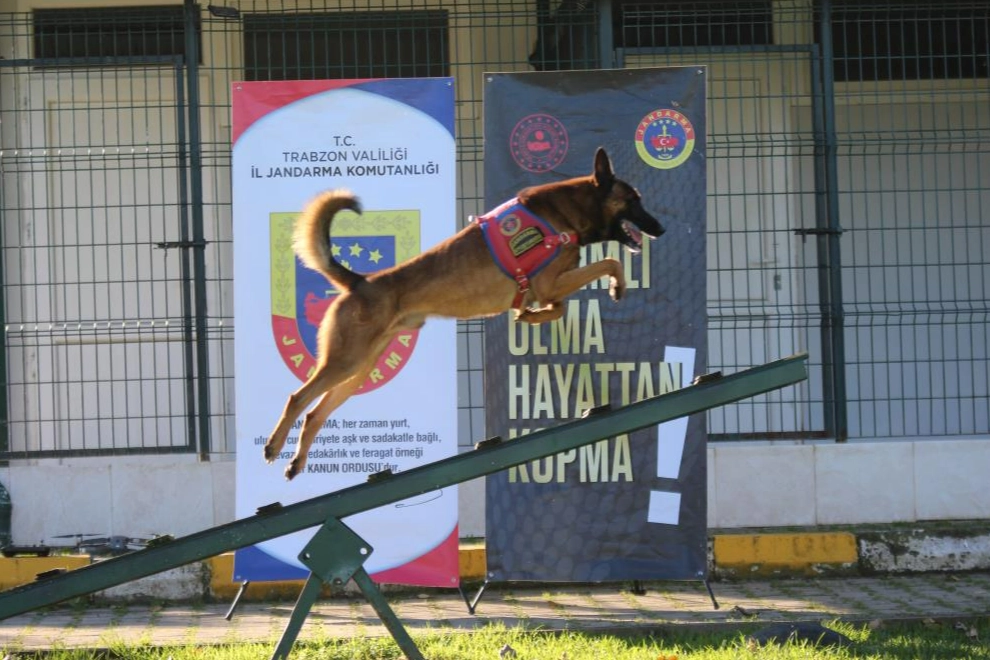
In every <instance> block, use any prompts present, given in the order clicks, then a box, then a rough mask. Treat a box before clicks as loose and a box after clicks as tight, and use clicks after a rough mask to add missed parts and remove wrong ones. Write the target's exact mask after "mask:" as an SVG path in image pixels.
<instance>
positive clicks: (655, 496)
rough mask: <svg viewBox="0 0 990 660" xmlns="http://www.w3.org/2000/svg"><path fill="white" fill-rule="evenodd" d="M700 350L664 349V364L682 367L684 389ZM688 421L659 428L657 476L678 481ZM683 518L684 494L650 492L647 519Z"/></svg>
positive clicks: (666, 521) (670, 522)
mask: <svg viewBox="0 0 990 660" xmlns="http://www.w3.org/2000/svg"><path fill="white" fill-rule="evenodd" d="M696 355H697V351H696V350H695V349H693V348H685V347H682V346H667V347H665V348H664V354H663V361H664V362H666V363H668V364H671V363H678V362H679V363H680V364H681V387H687V386H688V385H690V384H691V380H692V379H693V378H694V360H695V356H696ZM687 427H688V418H687V417H680V418H678V419H672V420H670V421H669V422H664V423H663V424H660V425H658V426H657V476H658V477H660V478H662V479H676V478H677V475H679V474H680V472H681V458H682V457H683V456H684V441H685V440H686V439H687ZM680 518H681V494H680V493H675V492H671V491H665V490H653V491H650V507H649V510H648V511H647V514H646V520H647V521H648V522H651V523H658V524H661V525H676V524H678V522H679V521H680Z"/></svg>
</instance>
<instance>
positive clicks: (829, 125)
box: [818, 0, 849, 442]
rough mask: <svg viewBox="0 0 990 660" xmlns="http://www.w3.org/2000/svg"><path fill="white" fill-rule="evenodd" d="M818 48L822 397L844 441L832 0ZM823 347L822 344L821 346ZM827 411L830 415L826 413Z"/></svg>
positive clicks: (826, 4) (825, 0) (825, 1)
mask: <svg viewBox="0 0 990 660" xmlns="http://www.w3.org/2000/svg"><path fill="white" fill-rule="evenodd" d="M820 8H821V40H822V43H821V47H822V66H821V74H822V110H823V116H822V121H823V130H824V163H823V165H824V183H825V194H826V199H825V211H826V214H825V232H824V234H823V235H822V236H819V239H818V240H819V241H820V242H823V243H825V257H826V260H827V261H826V263H825V264H822V263H819V267H820V268H821V267H823V266H824V268H825V271H826V272H825V273H824V274H823V275H822V277H826V278H827V283H826V286H825V287H824V288H825V290H827V299H825V300H823V301H822V304H823V305H824V306H827V312H826V313H827V322H826V332H827V335H828V336H827V338H826V337H824V336H823V341H825V340H827V342H828V345H829V350H828V351H827V352H826V353H825V354H826V355H830V362H831V364H825V368H826V369H827V370H828V369H830V370H831V379H830V380H831V383H829V382H826V383H825V387H826V389H828V388H829V386H831V388H830V389H831V392H828V391H826V394H825V396H826V400H829V398H831V402H832V406H831V411H829V410H828V408H827V407H826V424H827V428H828V429H829V431H831V435H832V436H833V437H835V440H836V442H845V441H846V440H847V439H848V438H849V419H848V414H847V410H846V407H847V401H846V348H845V346H846V345H845V316H844V312H843V308H842V259H841V255H840V253H839V250H840V244H839V241H840V239H841V236H842V227H841V225H840V224H839V181H838V179H839V174H838V165H837V146H836V136H835V56H834V53H833V49H832V0H821V5H820ZM822 348H823V350H824V349H825V347H824V346H823V347H822ZM830 412H831V414H830Z"/></svg>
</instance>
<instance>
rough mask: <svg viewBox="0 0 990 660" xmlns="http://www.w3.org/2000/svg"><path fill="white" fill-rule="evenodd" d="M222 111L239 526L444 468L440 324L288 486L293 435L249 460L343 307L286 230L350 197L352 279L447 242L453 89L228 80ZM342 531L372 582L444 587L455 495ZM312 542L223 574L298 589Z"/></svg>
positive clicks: (342, 232)
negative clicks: (228, 137)
mask: <svg viewBox="0 0 990 660" xmlns="http://www.w3.org/2000/svg"><path fill="white" fill-rule="evenodd" d="M232 98H233V107H232V110H233V144H234V146H233V167H232V176H233V188H234V199H233V202H234V203H233V213H234V218H233V227H234V308H235V309H234V320H235V323H236V326H237V332H236V335H235V342H234V353H235V363H236V364H235V378H236V386H235V391H236V397H237V398H236V420H237V424H236V426H237V493H236V498H235V499H236V513H237V516H238V517H245V516H248V515H252V514H253V513H254V512H255V510H256V509H257V508H258V507H260V506H264V505H267V504H270V503H273V502H280V503H282V504H284V505H285V504H290V503H293V502H297V501H300V500H303V499H307V498H310V497H314V496H316V495H322V494H325V493H328V492H332V491H335V490H340V489H342V488H346V487H349V486H353V485H355V484H358V483H362V482H365V481H366V480H367V478H368V476H369V475H370V474H373V473H376V472H381V471H383V470H392V471H393V472H400V471H402V470H407V469H410V468H413V467H417V466H420V465H424V464H426V463H430V462H433V461H437V460H440V459H443V458H448V457H450V456H453V455H454V454H456V452H457V380H456V378H457V375H456V370H457V367H456V349H455V346H456V339H457V338H456V326H455V323H454V322H453V321H452V320H443V319H437V320H433V321H431V322H430V323H429V324H427V325H426V326H425V327H423V328H421V329H419V330H412V331H408V332H402V333H399V334H397V335H396V336H395V337H394V338H393V340H392V342H391V344H390V345H389V346H388V347H387V348H386V349H385V351H384V353H383V354H382V357H381V358H380V359H379V362H378V364H377V365H376V368H374V369H373V370H372V372H371V375H370V376H369V377H368V379H367V380H366V382H365V383H364V384H363V385H362V386H361V388H360V389H359V390H358V392H357V394H355V395H354V396H353V397H351V398H350V399H348V400H347V401H346V402H345V403H344V404H343V405H342V406H341V407H340V408H338V409H337V410H336V411H334V413H333V414H332V415H331V416H330V418H329V419H328V420H327V421H326V423H325V424H324V425H323V428H322V429H321V430H320V432H319V433H318V435H317V436H316V440H315V442H314V443H313V446H312V448H311V449H310V451H309V454H308V460H307V462H306V467H305V470H304V471H303V473H302V474H300V475H299V476H297V477H296V478H295V479H294V480H293V481H291V482H287V481H286V480H285V478H284V477H283V469H284V468H285V464H286V462H287V461H288V457H289V456H290V455H291V454H292V453H293V452H294V451H295V447H296V443H297V442H298V432H299V424H298V423H297V425H296V427H295V428H294V429H293V431H292V432H290V434H289V438H288V440H287V442H286V446H285V448H284V451H283V455H282V456H279V457H278V458H277V460H276V461H275V465H267V464H266V462H265V460H264V458H263V455H262V445H263V444H264V442H265V440H266V439H267V437H268V434H269V433H270V432H271V431H272V429H273V428H274V426H275V423H276V421H277V420H278V418H279V416H280V414H281V412H282V409H283V407H284V406H285V402H286V400H287V398H288V396H289V395H290V394H291V393H292V392H293V391H295V390H296V389H298V388H299V387H300V385H301V384H302V383H303V382H305V381H306V380H307V379H308V378H309V376H310V375H311V374H312V372H313V370H314V369H315V365H316V360H317V347H316V337H317V328H318V327H319V324H320V321H321V319H322V318H323V314H324V312H325V310H326V309H327V307H328V306H329V305H330V303H331V302H332V301H333V299H334V298H335V297H336V296H337V295H338V294H339V292H338V291H336V290H335V289H334V288H333V286H332V285H331V284H330V283H329V282H328V281H327V280H326V279H325V278H324V277H323V276H322V275H320V274H319V273H316V272H314V271H311V270H309V269H308V268H306V267H304V266H303V265H302V264H301V262H300V261H299V260H298V259H297V258H296V256H295V254H294V253H293V250H292V231H293V226H294V224H295V221H296V218H297V217H298V215H299V213H300V211H302V209H303V208H304V207H305V205H306V204H307V203H308V202H309V201H310V200H312V199H313V198H314V197H316V196H317V195H318V194H319V193H321V192H323V191H325V190H329V189H335V188H347V189H349V190H351V191H352V192H353V193H355V194H356V195H357V196H358V197H359V198H360V200H361V203H362V205H363V207H364V209H365V210H364V212H363V213H362V214H361V215H356V214H354V213H352V212H350V211H346V212H342V213H340V214H338V216H337V217H336V218H335V220H334V223H333V226H332V229H331V249H332V252H333V254H334V256H335V258H336V259H337V260H338V261H339V262H340V263H342V264H343V265H345V266H346V267H347V268H350V269H351V270H353V271H356V272H359V273H371V272H375V271H378V270H381V269H384V268H389V267H391V266H394V265H396V264H399V263H401V262H403V261H405V260H407V259H410V258H412V257H415V256H416V255H418V254H419V253H420V252H422V251H423V250H425V249H427V248H429V247H431V246H433V245H434V244H436V243H439V242H440V241H442V240H444V239H445V238H447V237H448V236H450V235H451V234H452V233H454V231H455V230H456V218H455V187H454V186H455V162H456V161H455V148H454V86H453V79H451V78H427V79H395V80H309V81H286V82H240V83H234V84H233V88H232ZM330 359H333V357H332V356H331V358H330ZM424 390H426V391H429V392H430V394H431V396H429V397H425V398H424V397H423V396H422V393H423V391H424ZM344 522H345V523H346V524H347V525H348V526H349V527H350V528H351V529H353V530H354V531H355V532H357V533H358V534H359V535H361V536H362V537H363V538H364V539H365V540H366V541H367V542H368V543H369V544H370V545H371V546H372V547H373V548H374V552H373V553H372V555H371V556H370V558H369V559H368V561H367V562H366V564H365V568H366V569H367V571H368V572H369V573H370V574H371V576H372V578H373V579H375V580H376V581H378V582H388V583H396V584H411V585H422V586H438V587H451V586H457V584H458V582H459V575H458V530H457V488H456V487H446V488H443V489H442V490H438V491H436V492H433V493H429V494H426V495H423V496H421V497H417V498H412V499H410V500H406V501H402V502H397V503H394V504H391V505H388V506H383V507H380V508H378V509H375V510H373V511H368V512H365V513H362V514H359V515H356V516H353V517H351V518H348V519H346V520H345V521H344ZM314 531H315V530H307V531H304V532H299V533H297V534H291V535H288V536H285V537H282V538H279V539H272V540H271V541H266V542H265V543H262V544H259V545H257V546H253V547H250V548H245V549H243V550H239V551H238V552H237V554H236V556H235V560H234V578H235V579H237V580H251V581H263V580H284V579H293V578H300V577H304V576H305V575H307V574H308V570H307V569H305V567H304V566H303V565H302V563H301V562H300V561H299V559H298V554H299V552H300V551H301V550H302V548H303V546H304V545H305V544H306V542H308V541H309V539H310V538H311V537H312V535H313V533H314Z"/></svg>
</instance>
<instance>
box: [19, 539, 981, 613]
mask: <svg viewBox="0 0 990 660" xmlns="http://www.w3.org/2000/svg"><path fill="white" fill-rule="evenodd" d="M709 540H710V543H709V547H710V556H709V573H710V574H711V575H712V577H713V578H715V579H746V578H768V577H770V578H775V577H798V576H829V575H878V574H891V573H912V572H930V571H940V572H951V571H978V570H990V521H960V522H955V523H949V524H942V525H933V526H932V527H931V528H929V529H917V528H904V527H898V526H886V527H883V528H880V529H872V530H863V531H845V530H843V531H819V530H808V531H795V532H775V531H767V532H759V531H754V532H740V533H714V534H712V535H711V536H710V538H709ZM233 561H234V555H233V553H227V554H223V555H220V556H218V557H213V558H211V559H209V560H207V561H204V562H197V563H194V564H192V565H189V566H184V567H181V568H177V569H174V570H171V571H166V572H164V573H160V574H158V575H154V576H149V577H147V578H143V579H141V580H135V581H134V582H131V583H128V584H124V585H120V586H117V587H113V588H112V589H107V590H105V591H102V592H100V593H98V594H97V598H101V599H105V600H124V601H132V600H153V599H161V600H219V601H230V600H232V599H233V598H234V596H235V595H236V594H237V592H238V590H239V589H240V587H241V585H240V583H237V582H234V581H233V580H232V576H233ZM89 563H90V559H89V557H88V556H86V555H62V556H56V557H17V558H0V589H4V590H6V589H10V588H13V587H16V586H19V585H22V584H26V583H29V582H32V581H34V579H35V576H36V575H37V574H38V573H42V572H44V571H48V570H53V569H67V570H72V569H76V568H79V567H81V566H86V565H87V564H89ZM486 570H487V564H486V556H485V546H484V543H483V542H464V543H462V545H461V550H460V574H461V579H462V580H464V581H467V582H474V581H481V580H483V579H484V578H485V571H486ZM302 584H303V582H302V580H292V581H285V582H253V583H251V584H249V585H248V587H247V590H246V591H245V593H244V596H243V598H244V599H245V600H249V601H266V600H267V601H290V600H294V599H295V598H296V597H297V596H298V595H299V591H300V589H301V588H302ZM396 588H399V589H405V588H406V587H396ZM323 595H324V596H329V595H330V590H329V588H324V593H323Z"/></svg>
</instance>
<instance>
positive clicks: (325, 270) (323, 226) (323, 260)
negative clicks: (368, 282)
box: [292, 190, 364, 291]
mask: <svg viewBox="0 0 990 660" xmlns="http://www.w3.org/2000/svg"><path fill="white" fill-rule="evenodd" d="M344 209H349V210H351V211H354V212H355V213H361V203H360V202H358V200H357V197H355V196H354V195H353V194H351V193H350V192H349V191H347V190H331V191H328V192H325V193H323V194H321V195H320V196H319V197H317V198H316V199H314V200H313V201H312V202H310V203H309V205H308V206H307V207H306V209H305V210H304V211H303V212H302V215H300V216H299V219H298V220H296V226H295V229H294V230H293V232H292V249H293V250H295V252H296V254H297V255H298V256H299V260H300V261H302V262H303V264H304V265H305V266H306V267H307V268H312V269H313V270H315V271H318V272H320V273H322V274H323V276H324V277H326V278H327V279H328V280H330V282H331V283H333V284H334V285H335V286H336V287H337V288H338V289H341V290H343V291H347V290H350V289H352V288H353V287H354V286H355V285H356V284H357V283H358V282H360V281H362V280H363V279H364V276H363V275H359V274H358V273H355V272H354V271H352V270H350V269H348V268H345V267H344V266H343V265H342V264H340V263H339V262H338V261H337V260H336V259H334V258H333V252H332V251H331V249H330V223H332V222H333V218H334V216H335V215H337V213H338V212H340V211H343V210H344Z"/></svg>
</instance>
